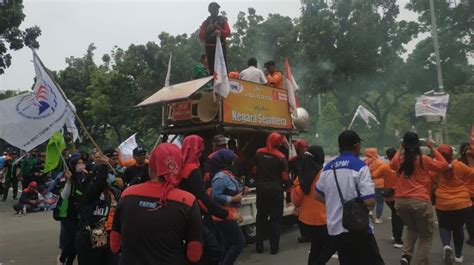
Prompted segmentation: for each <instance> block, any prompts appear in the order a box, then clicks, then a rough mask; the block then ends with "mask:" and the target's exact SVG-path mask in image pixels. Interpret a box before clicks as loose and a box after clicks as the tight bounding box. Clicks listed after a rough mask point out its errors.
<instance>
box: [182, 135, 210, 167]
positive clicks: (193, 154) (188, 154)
mask: <svg viewBox="0 0 474 265" xmlns="http://www.w3.org/2000/svg"><path fill="white" fill-rule="evenodd" d="M203 151H204V140H203V139H202V138H201V137H199V136H197V135H189V136H187V137H186V138H184V141H183V145H182V147H181V154H182V155H183V165H184V166H186V165H187V164H196V165H197V166H198V167H199V165H200V164H199V158H200V157H201V155H202V152H203Z"/></svg>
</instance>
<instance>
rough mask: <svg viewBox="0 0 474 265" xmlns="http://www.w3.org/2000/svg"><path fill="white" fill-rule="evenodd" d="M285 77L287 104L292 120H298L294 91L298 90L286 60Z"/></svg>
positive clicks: (286, 59)
mask: <svg viewBox="0 0 474 265" xmlns="http://www.w3.org/2000/svg"><path fill="white" fill-rule="evenodd" d="M285 75H286V76H285V77H286V89H287V90H288V103H289V104H290V111H291V115H292V116H293V118H298V112H297V111H296V109H297V108H298V106H297V102H296V90H298V84H296V81H295V79H294V78H293V74H292V73H291V68H290V64H289V63H288V58H285Z"/></svg>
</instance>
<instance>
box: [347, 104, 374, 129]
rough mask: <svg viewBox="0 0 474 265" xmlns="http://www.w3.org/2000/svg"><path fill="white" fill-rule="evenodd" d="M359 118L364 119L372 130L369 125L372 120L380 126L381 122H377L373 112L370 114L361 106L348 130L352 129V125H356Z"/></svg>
mask: <svg viewBox="0 0 474 265" xmlns="http://www.w3.org/2000/svg"><path fill="white" fill-rule="evenodd" d="M357 116H359V117H360V118H361V119H363V120H364V121H365V123H366V124H367V126H368V127H369V128H370V125H369V121H370V119H372V120H374V121H375V122H376V123H377V124H379V125H380V122H379V121H378V120H377V117H375V115H374V114H373V113H372V112H370V111H369V110H368V109H366V108H365V107H364V106H362V105H359V107H358V108H357V110H356V112H355V113H354V117H353V118H352V121H351V124H350V125H349V128H348V129H349V130H350V129H351V127H352V124H353V123H354V121H355V118H357Z"/></svg>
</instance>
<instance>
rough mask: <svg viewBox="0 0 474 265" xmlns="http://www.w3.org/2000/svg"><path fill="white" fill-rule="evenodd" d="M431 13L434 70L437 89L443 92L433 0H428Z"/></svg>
mask: <svg viewBox="0 0 474 265" xmlns="http://www.w3.org/2000/svg"><path fill="white" fill-rule="evenodd" d="M430 13H431V36H432V37H433V44H434V50H435V55H436V70H437V73H438V91H439V92H444V84H443V73H442V72H441V62H440V58H439V44H438V28H437V26H436V16H435V10H434V3H433V0H430Z"/></svg>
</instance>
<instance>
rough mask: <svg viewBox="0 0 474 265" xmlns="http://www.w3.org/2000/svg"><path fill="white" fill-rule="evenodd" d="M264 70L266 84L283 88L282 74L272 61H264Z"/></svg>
mask: <svg viewBox="0 0 474 265" xmlns="http://www.w3.org/2000/svg"><path fill="white" fill-rule="evenodd" d="M265 70H266V74H267V85H269V86H272V87H276V88H284V87H285V86H284V83H283V74H282V73H281V71H279V70H277V69H276V66H275V62H274V61H268V62H266V63H265Z"/></svg>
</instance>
